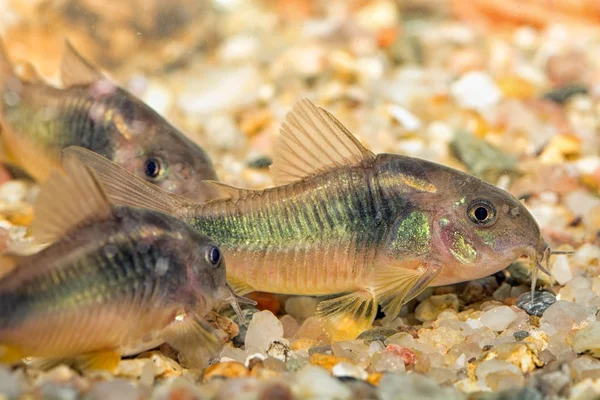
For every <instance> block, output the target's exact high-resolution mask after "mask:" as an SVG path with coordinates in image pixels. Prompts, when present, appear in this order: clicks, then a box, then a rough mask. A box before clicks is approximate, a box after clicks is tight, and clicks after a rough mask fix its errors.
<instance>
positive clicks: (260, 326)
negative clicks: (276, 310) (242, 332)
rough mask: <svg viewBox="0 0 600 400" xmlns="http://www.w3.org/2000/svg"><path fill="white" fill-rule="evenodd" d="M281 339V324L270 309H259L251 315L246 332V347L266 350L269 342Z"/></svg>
mask: <svg viewBox="0 0 600 400" xmlns="http://www.w3.org/2000/svg"><path fill="white" fill-rule="evenodd" d="M281 339H283V324H282V323H281V321H280V320H278V319H277V317H275V316H274V315H273V313H272V312H271V311H266V310H265V311H259V312H257V313H256V314H254V315H253V316H252V321H250V325H248V331H247V332H246V339H245V345H246V349H257V350H258V351H261V352H266V351H267V349H268V348H269V346H270V345H271V343H272V342H273V341H275V340H281Z"/></svg>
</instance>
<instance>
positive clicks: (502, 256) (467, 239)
mask: <svg viewBox="0 0 600 400" xmlns="http://www.w3.org/2000/svg"><path fill="white" fill-rule="evenodd" d="M432 165H434V164H433V163H429V165H428V166H426V167H425V168H424V171H425V176H427V177H428V179H429V181H430V182H431V184H432V185H433V186H432V187H435V188H436V190H435V192H434V193H433V192H432V193H429V194H426V195H423V197H421V200H418V199H419V197H418V196H416V197H415V199H416V202H417V203H421V204H424V203H428V204H427V205H425V207H426V208H427V209H428V210H429V213H430V214H429V215H431V216H432V220H431V229H432V233H433V235H432V236H433V241H432V246H433V247H434V248H435V247H437V249H436V251H435V254H436V255H437V256H438V257H440V260H439V261H440V262H441V263H442V264H443V265H444V266H445V269H446V270H448V272H445V275H447V277H448V279H447V281H448V283H452V282H459V281H463V280H471V279H478V278H482V277H484V276H488V275H490V274H492V273H495V272H497V271H499V270H501V269H503V268H505V267H506V266H508V265H509V264H510V263H512V262H514V261H516V260H517V259H518V258H520V257H521V256H528V257H529V258H530V260H531V261H532V262H534V263H535V264H537V265H538V266H539V265H540V263H541V262H542V261H543V260H547V259H548V256H549V254H550V248H549V246H548V244H547V243H546V242H545V240H544V239H543V237H542V235H541V232H540V227H539V225H538V223H537V222H536V220H535V218H534V217H533V216H532V215H531V213H530V212H529V211H528V210H527V208H526V207H525V206H524V205H523V203H521V202H520V201H519V200H518V199H516V198H515V197H514V196H512V195H511V194H510V193H508V192H506V191H504V190H502V189H500V188H498V187H496V186H494V185H491V184H489V183H487V182H484V181H482V180H480V179H478V178H475V177H473V176H471V175H468V174H465V173H462V172H460V171H456V170H453V169H451V168H447V167H442V166H437V165H435V166H437V167H436V168H432Z"/></svg>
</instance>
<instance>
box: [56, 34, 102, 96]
mask: <svg viewBox="0 0 600 400" xmlns="http://www.w3.org/2000/svg"><path fill="white" fill-rule="evenodd" d="M101 79H105V76H104V74H102V72H100V70H99V69H98V68H97V67H95V66H94V65H92V64H91V63H90V62H89V61H88V60H86V59H85V58H83V56H82V55H81V54H79V52H78V51H77V50H75V47H73V45H72V44H71V42H69V41H68V40H65V51H64V54H63V58H62V63H61V66H60V80H61V81H62V84H63V87H64V88H68V87H71V86H77V85H89V84H91V83H94V82H97V81H99V80H101Z"/></svg>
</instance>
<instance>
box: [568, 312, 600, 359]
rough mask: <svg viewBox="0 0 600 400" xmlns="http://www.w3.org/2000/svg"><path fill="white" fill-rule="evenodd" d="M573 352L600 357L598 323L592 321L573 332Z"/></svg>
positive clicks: (599, 325)
mask: <svg viewBox="0 0 600 400" xmlns="http://www.w3.org/2000/svg"><path fill="white" fill-rule="evenodd" d="M573 350H575V352H577V353H580V354H581V353H585V354H590V355H591V356H593V357H600V322H598V321H593V322H591V323H590V324H589V325H587V326H585V327H583V328H582V329H580V330H578V331H577V332H575V336H573Z"/></svg>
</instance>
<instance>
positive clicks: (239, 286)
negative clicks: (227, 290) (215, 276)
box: [227, 276, 256, 296]
mask: <svg viewBox="0 0 600 400" xmlns="http://www.w3.org/2000/svg"><path fill="white" fill-rule="evenodd" d="M227 283H228V284H229V287H231V290H233V292H234V293H235V294H237V295H238V296H245V295H247V294H248V293H252V292H255V291H256V290H255V289H254V288H253V287H252V286H250V285H248V284H247V283H246V282H243V281H241V280H239V279H236V278H233V277H231V276H228V277H227Z"/></svg>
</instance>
